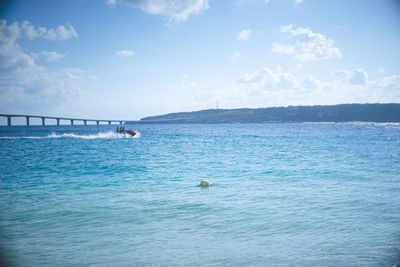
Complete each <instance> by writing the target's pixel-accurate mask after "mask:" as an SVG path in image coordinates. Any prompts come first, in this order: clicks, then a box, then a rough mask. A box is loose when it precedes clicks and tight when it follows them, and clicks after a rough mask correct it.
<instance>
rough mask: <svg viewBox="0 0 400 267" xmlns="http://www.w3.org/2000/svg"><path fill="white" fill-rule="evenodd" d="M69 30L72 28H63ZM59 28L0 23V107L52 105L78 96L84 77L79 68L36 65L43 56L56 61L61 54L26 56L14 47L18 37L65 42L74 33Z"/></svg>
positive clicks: (18, 48) (3, 21) (41, 53)
mask: <svg viewBox="0 0 400 267" xmlns="http://www.w3.org/2000/svg"><path fill="white" fill-rule="evenodd" d="M67 28H70V29H73V28H72V26H70V27H67ZM67 28H65V27H63V26H59V27H58V28H57V29H56V30H54V29H49V30H47V29H46V28H44V27H38V28H35V27H33V26H32V25H31V24H30V23H29V22H23V23H18V22H15V23H13V24H10V25H8V24H7V22H6V21H5V20H1V21H0V99H1V100H0V107H3V106H5V105H9V104H10V103H17V102H19V103H25V104H26V103H37V104H45V103H49V104H52V105H54V104H56V103H59V102H61V101H63V100H64V99H65V98H66V97H71V96H76V95H78V94H79V93H80V88H81V86H82V84H83V82H84V81H85V80H86V79H87V77H88V74H87V73H86V72H85V71H83V70H81V69H79V68H68V69H58V70H50V69H48V68H47V67H45V66H42V65H39V64H37V62H36V59H37V58H38V57H41V56H43V57H44V58H45V59H46V60H47V61H56V60H59V59H61V58H62V57H63V56H64V55H62V54H59V53H56V52H46V51H43V52H39V53H36V54H28V53H26V52H25V51H24V50H23V49H22V48H21V47H20V45H19V44H18V40H19V39H22V38H28V39H35V38H42V39H47V40H65V39H68V38H71V37H72V36H77V34H76V33H74V32H75V31H69V30H68V31H64V30H59V29H67Z"/></svg>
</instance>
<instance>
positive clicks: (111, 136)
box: [0, 131, 140, 140]
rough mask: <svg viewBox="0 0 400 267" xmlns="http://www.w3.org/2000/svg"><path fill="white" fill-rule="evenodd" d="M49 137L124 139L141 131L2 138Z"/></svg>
mask: <svg viewBox="0 0 400 267" xmlns="http://www.w3.org/2000/svg"><path fill="white" fill-rule="evenodd" d="M49 138H78V139H87V140H89V139H123V138H140V133H139V132H136V134H135V136H131V135H129V134H119V133H115V132H111V131H110V132H103V133H97V134H88V135H80V134H73V133H63V134H57V133H55V132H52V133H51V134H49V135H48V136H2V137H0V139H49Z"/></svg>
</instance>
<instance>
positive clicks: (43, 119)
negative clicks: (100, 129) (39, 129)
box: [0, 114, 126, 126]
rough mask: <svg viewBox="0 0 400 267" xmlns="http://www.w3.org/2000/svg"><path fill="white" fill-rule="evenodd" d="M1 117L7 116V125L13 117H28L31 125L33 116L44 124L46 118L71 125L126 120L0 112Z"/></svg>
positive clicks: (27, 123)
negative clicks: (78, 122) (76, 122)
mask: <svg viewBox="0 0 400 267" xmlns="http://www.w3.org/2000/svg"><path fill="white" fill-rule="evenodd" d="M0 117H6V118H7V126H11V125H12V120H11V119H12V118H17V117H23V118H26V125H27V126H29V125H30V119H31V118H38V119H42V125H46V119H51V120H56V121H57V125H60V121H61V120H63V121H70V123H71V125H74V122H75V121H82V122H83V123H84V125H87V122H96V124H97V125H99V124H100V122H108V124H110V125H111V124H112V123H113V122H117V123H119V124H120V125H122V124H123V123H124V122H125V121H126V120H98V119H80V118H66V117H54V116H39V115H21V114H0Z"/></svg>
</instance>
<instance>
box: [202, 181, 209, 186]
mask: <svg viewBox="0 0 400 267" xmlns="http://www.w3.org/2000/svg"><path fill="white" fill-rule="evenodd" d="M209 185H210V182H209V181H207V180H201V182H200V186H209Z"/></svg>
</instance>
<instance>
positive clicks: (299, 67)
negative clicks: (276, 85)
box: [295, 63, 303, 70]
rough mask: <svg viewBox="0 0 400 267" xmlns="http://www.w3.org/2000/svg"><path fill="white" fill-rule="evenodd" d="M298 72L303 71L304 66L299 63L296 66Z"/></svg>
mask: <svg viewBox="0 0 400 267" xmlns="http://www.w3.org/2000/svg"><path fill="white" fill-rule="evenodd" d="M295 68H296V70H301V69H302V68H303V64H301V63H299V64H296V66H295Z"/></svg>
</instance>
